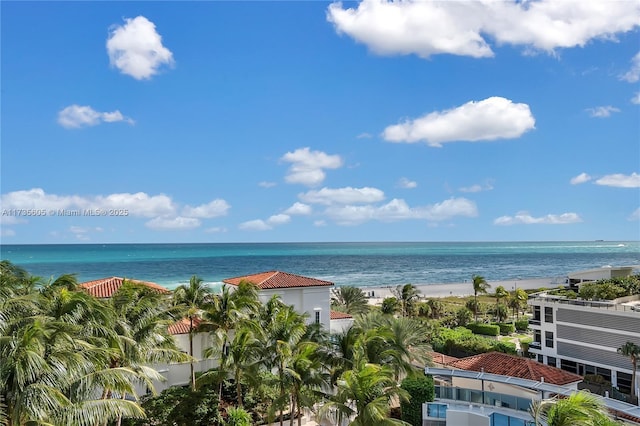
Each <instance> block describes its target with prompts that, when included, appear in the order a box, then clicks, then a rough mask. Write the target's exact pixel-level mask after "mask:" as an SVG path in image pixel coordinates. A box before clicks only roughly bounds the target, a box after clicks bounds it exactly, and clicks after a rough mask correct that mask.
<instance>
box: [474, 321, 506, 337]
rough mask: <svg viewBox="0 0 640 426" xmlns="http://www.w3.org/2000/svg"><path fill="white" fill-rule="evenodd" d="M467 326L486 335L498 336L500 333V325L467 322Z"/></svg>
mask: <svg viewBox="0 0 640 426" xmlns="http://www.w3.org/2000/svg"><path fill="white" fill-rule="evenodd" d="M466 327H467V328H468V329H469V330H471V331H473V332H474V333H475V334H482V335H485V336H498V335H499V334H500V327H499V326H497V325H493V324H480V323H477V322H474V323H471V324H467V326H466Z"/></svg>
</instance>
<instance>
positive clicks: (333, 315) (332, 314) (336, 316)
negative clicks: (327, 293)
mask: <svg viewBox="0 0 640 426" xmlns="http://www.w3.org/2000/svg"><path fill="white" fill-rule="evenodd" d="M351 318H353V315H351V314H348V313H346V312H338V311H333V310H331V311H329V319H332V320H341V319H351Z"/></svg>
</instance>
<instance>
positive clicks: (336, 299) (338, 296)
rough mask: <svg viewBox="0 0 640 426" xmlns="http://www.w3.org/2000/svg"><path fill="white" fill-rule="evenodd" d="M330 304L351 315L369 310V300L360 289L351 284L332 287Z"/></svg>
mask: <svg viewBox="0 0 640 426" xmlns="http://www.w3.org/2000/svg"><path fill="white" fill-rule="evenodd" d="M331 306H332V307H333V308H335V309H336V310H338V311H341V312H346V313H348V314H351V315H358V314H364V313H366V312H367V311H369V302H368V300H367V296H365V294H364V292H363V291H362V289H360V288H358V287H352V286H342V287H338V288H335V289H333V291H332V293H331Z"/></svg>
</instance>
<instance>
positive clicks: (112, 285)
mask: <svg viewBox="0 0 640 426" xmlns="http://www.w3.org/2000/svg"><path fill="white" fill-rule="evenodd" d="M125 280H126V281H130V282H132V283H136V284H142V285H146V286H147V287H150V288H152V289H154V290H157V291H158V292H159V293H171V291H170V290H168V289H166V288H164V287H162V286H161V285H158V284H156V283H152V282H148V281H140V280H130V279H128V278H120V277H108V278H102V279H99V280H93V281H87V282H84V283H81V284H80V287H82V288H84V289H85V290H87V292H88V293H89V294H90V295H92V296H94V297H98V298H100V299H104V298H107V297H111V296H113V293H115V292H116V291H118V289H119V288H120V287H122V284H123V283H124V281H125Z"/></svg>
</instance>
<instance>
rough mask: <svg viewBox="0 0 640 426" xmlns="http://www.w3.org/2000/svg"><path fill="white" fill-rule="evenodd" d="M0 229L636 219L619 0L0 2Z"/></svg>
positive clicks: (254, 233)
mask: <svg viewBox="0 0 640 426" xmlns="http://www.w3.org/2000/svg"><path fill="white" fill-rule="evenodd" d="M1 23H2V34H1V35H2V64H1V65H2V70H1V71H2V74H1V78H2V110H1V118H2V130H1V131H2V134H1V137H2V140H1V143H2V146H1V154H2V157H1V161H2V164H1V165H2V170H1V194H2V195H1V197H2V198H1V203H2V205H1V207H0V209H1V210H2V215H1V216H0V224H1V232H2V233H1V235H2V243H4V244H11V243H78V242H95V243H109V242H280V241H281V242H287V241H526V240H593V239H606V240H637V239H640V174H639V173H640V142H639V141H640V111H639V108H640V105H639V104H640V86H639V84H638V82H639V80H640V41H639V40H640V37H639V33H640V3H638V2H636V1H624V0H623V1H616V2H613V1H612V2H602V1H595V0H594V1H579V2H573V1H547V0H541V1H527V2H518V3H515V2H510V1H505V2H488V3H487V2H471V1H469V2H431V1H422V2H409V1H403V2H387V1H369V0H365V1H363V2H360V3H356V2H354V3H346V2H345V3H330V2H135V3H133V2H132V3H128V2H42V3H40V2H2V22H1Z"/></svg>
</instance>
